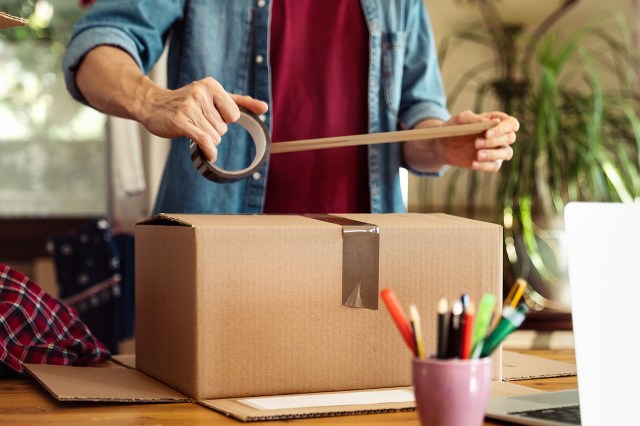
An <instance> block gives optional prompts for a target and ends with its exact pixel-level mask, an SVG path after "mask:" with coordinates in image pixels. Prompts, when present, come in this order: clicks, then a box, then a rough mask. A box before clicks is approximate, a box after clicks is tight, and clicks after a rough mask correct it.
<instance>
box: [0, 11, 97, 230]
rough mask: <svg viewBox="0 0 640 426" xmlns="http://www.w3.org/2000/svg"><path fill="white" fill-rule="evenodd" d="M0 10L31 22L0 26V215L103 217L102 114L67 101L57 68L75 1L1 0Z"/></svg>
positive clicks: (75, 14)
mask: <svg viewBox="0 0 640 426" xmlns="http://www.w3.org/2000/svg"><path fill="white" fill-rule="evenodd" d="M0 9H1V10H3V11H6V12H8V13H11V14H14V15H17V16H22V17H26V18H28V19H29V21H30V25H29V27H22V28H16V29H12V30H7V31H3V32H0V82H1V83H0V218H2V219H5V218H16V217H20V218H25V217H26V218H43V217H47V218H52V217H54V218H55V217H97V216H104V215H105V214H106V211H107V184H106V175H107V173H106V170H107V163H106V155H105V123H106V117H105V116H104V115H102V114H100V113H98V112H96V111H95V110H93V109H91V108H88V107H86V106H83V105H81V104H79V103H78V102H76V101H75V100H73V99H72V98H71V97H70V95H69V94H68V93H67V90H66V88H65V84H64V78H63V75H62V65H61V64H62V56H63V54H64V49H65V46H66V43H67V41H68V38H69V36H70V34H71V30H72V27H73V24H74V22H75V21H76V20H77V19H78V18H79V17H80V16H81V14H82V13H83V10H82V8H81V7H80V3H79V2H75V1H68V0H37V1H34V0H32V1H22V0H21V1H13V0H10V1H7V0H0Z"/></svg>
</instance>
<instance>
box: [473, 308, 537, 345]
mask: <svg viewBox="0 0 640 426" xmlns="http://www.w3.org/2000/svg"><path fill="white" fill-rule="evenodd" d="M507 308H508V309H507ZM507 308H505V312H504V314H503V316H502V319H501V320H500V322H499V323H498V325H497V326H496V328H495V329H494V330H493V331H492V332H491V334H489V336H487V338H486V339H485V341H484V345H483V348H482V352H481V353H480V356H481V357H486V356H489V355H491V354H492V353H493V351H494V350H495V349H496V348H497V347H498V345H499V344H500V343H502V341H503V340H504V339H505V338H506V337H507V336H508V335H509V334H511V332H513V330H515V329H516V328H518V327H520V325H521V324H522V322H523V321H524V319H525V317H526V315H527V314H528V313H529V307H528V306H527V305H526V304H525V303H521V304H520V306H518V307H517V308H516V309H513V308H511V307H510V306H509V307H507Z"/></svg>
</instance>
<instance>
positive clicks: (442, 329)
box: [437, 297, 450, 359]
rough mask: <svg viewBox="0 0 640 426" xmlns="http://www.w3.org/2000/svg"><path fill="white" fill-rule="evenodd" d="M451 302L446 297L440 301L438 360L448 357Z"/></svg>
mask: <svg viewBox="0 0 640 426" xmlns="http://www.w3.org/2000/svg"><path fill="white" fill-rule="evenodd" d="M449 315H450V314H449V302H448V301H447V299H446V298H445V297H442V298H440V300H439V301H438V351H437V352H438V353H437V357H438V359H445V358H446V357H447V350H448V348H449Z"/></svg>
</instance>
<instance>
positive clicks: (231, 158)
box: [64, 0, 518, 213]
mask: <svg viewBox="0 0 640 426" xmlns="http://www.w3.org/2000/svg"><path fill="white" fill-rule="evenodd" d="M167 40H169V59H168V67H169V70H168V71H169V73H168V76H169V77H168V80H169V84H168V85H169V88H168V89H164V88H162V87H159V86H158V85H156V84H155V83H154V82H153V81H151V80H150V79H149V78H147V77H146V76H145V75H144V73H145V72H147V71H148V70H149V69H151V67H152V66H153V65H154V64H155V62H156V61H157V59H158V57H159V56H160V54H161V52H162V50H163V48H164V45H165V42H166V41H167ZM64 67H65V73H66V79H67V85H68V88H69V90H70V92H71V93H72V95H73V96H74V97H76V98H77V99H78V100H80V101H83V102H86V103H88V104H90V105H92V106H93V107H95V108H96V109H98V110H100V111H103V112H105V113H108V114H112V115H117V116H121V117H125V118H131V119H134V120H137V121H139V122H140V123H142V124H143V125H144V126H145V127H146V128H147V129H148V130H149V131H150V132H151V133H154V134H156V135H158V136H161V137H170V138H173V142H172V147H171V152H170V154H169V159H168V161H167V164H166V167H165V172H164V175H163V179H162V183H161V186H160V189H159V194H158V198H157V204H156V208H155V210H156V211H164V212H207V213H261V212H267V213H312V212H334V213H341V212H373V213H383V212H393V211H402V210H403V209H404V206H403V203H402V198H401V192H400V184H399V168H400V167H401V166H406V167H408V168H409V169H410V170H412V171H414V172H417V173H424V174H433V175H438V174H439V173H441V172H442V171H443V170H444V169H445V168H446V167H447V166H459V167H468V168H473V169H476V170H485V171H497V170H499V168H500V165H501V163H502V161H504V160H509V159H511V157H512V155H513V150H512V148H511V146H510V145H511V144H512V143H513V142H514V141H515V133H516V131H517V130H518V122H517V120H516V119H515V118H513V117H510V116H508V115H506V114H503V113H501V112H491V113H484V114H474V113H471V112H464V113H462V114H459V115H458V116H456V117H453V118H450V115H449V113H448V111H447V109H446V105H445V95H444V90H443V88H442V82H441V78H440V73H439V68H438V63H437V58H436V51H435V47H434V41H433V34H432V32H431V28H430V24H429V19H428V15H427V12H426V10H425V7H424V4H423V0H362V1H357V0H323V1H322V2H319V1H313V0H296V1H287V0H271V1H268V0H236V1H226V0H207V1H205V0H191V1H189V0H182V1H178V0H173V1H172V0H138V1H124V0H122V1H117V0H110V1H108V0H101V1H98V2H97V3H96V4H95V5H94V6H93V8H92V10H90V11H89V12H88V14H87V15H86V16H85V17H83V19H82V20H81V21H80V22H79V23H78V24H77V26H76V29H75V32H74V36H73V38H72V40H71V42H70V44H69V47H68V50H67V53H66V56H65V62H64ZM238 106H242V107H245V108H247V109H249V110H251V111H253V112H254V113H256V114H258V115H260V116H261V118H262V119H263V120H264V121H265V124H266V125H267V127H268V128H270V130H271V133H272V140H273V141H274V142H275V143H277V142H278V141H282V140H295V139H307V138H316V137H325V136H339V135H347V134H358V133H366V132H369V133H376V132H384V131H392V130H397V129H398V128H420V127H431V126H441V125H447V124H463V123H473V122H478V121H484V120H493V121H495V122H496V123H497V126H496V127H494V128H493V129H491V130H489V131H487V132H486V133H485V134H484V135H480V136H478V135H476V136H467V137H456V138H449V139H447V140H431V141H418V142H404V143H398V144H380V145H371V146H369V147H351V148H339V149H328V150H317V151H310V152H303V153H291V154H277V155H273V156H272V157H271V158H270V159H269V160H268V161H267V162H265V164H264V165H263V167H262V168H261V170H260V171H259V172H256V173H254V174H253V175H252V176H251V177H249V178H247V179H244V180H242V181H240V182H236V183H231V184H215V183H212V182H209V181H207V180H206V179H204V178H202V177H201V176H200V175H199V174H198V172H197V171H196V170H195V168H194V167H193V166H192V164H191V160H190V157H189V147H188V143H187V140H188V139H192V140H193V141H195V142H196V143H197V144H198V145H199V147H200V148H201V150H202V151H203V152H204V154H205V156H206V157H207V158H210V159H211V160H212V161H213V160H215V161H216V164H217V165H219V166H220V167H222V168H224V169H227V170H237V169H242V168H244V167H246V165H247V164H249V162H250V161H251V159H252V151H251V148H250V147H251V146H252V143H251V142H250V140H249V139H248V138H249V136H248V135H247V134H245V132H243V131H242V129H238V128H237V126H232V127H228V124H229V123H231V122H233V121H235V120H236V119H237V118H238V116H239V112H238ZM225 134H227V136H225V140H224V142H223V143H220V142H221V138H222V135H225Z"/></svg>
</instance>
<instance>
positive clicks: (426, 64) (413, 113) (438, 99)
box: [399, 0, 451, 176]
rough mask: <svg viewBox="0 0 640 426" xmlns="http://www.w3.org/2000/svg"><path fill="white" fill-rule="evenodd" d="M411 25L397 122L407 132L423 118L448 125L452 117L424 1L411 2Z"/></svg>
mask: <svg viewBox="0 0 640 426" xmlns="http://www.w3.org/2000/svg"><path fill="white" fill-rule="evenodd" d="M409 17H410V19H411V22H410V23H409V25H408V28H407V29H408V31H407V47H406V52H405V69H404V73H403V78H402V99H401V102H400V112H399V121H400V124H401V125H402V127H404V128H406V129H411V128H413V127H414V126H415V125H416V124H418V122H420V121H421V120H424V119H426V118H437V119H440V120H442V121H447V120H448V119H449V118H450V117H451V114H450V113H449V111H448V109H447V105H446V104H447V97H446V94H445V90H444V85H443V83H442V76H441V75H440V64H439V63H438V56H437V50H436V46H435V41H434V40H435V37H434V35H433V30H432V28H431V22H430V20H429V15H428V12H427V10H426V7H425V5H424V1H423V0H414V1H413V5H412V10H411V13H410V14H409ZM403 167H405V168H407V169H408V170H410V171H411V172H412V173H414V174H416V175H420V176H441V175H443V174H444V172H445V171H446V170H447V169H448V167H444V168H443V169H441V170H439V171H438V172H420V171H417V170H414V169H412V168H410V167H409V166H408V165H407V164H406V163H404V161H403Z"/></svg>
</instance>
